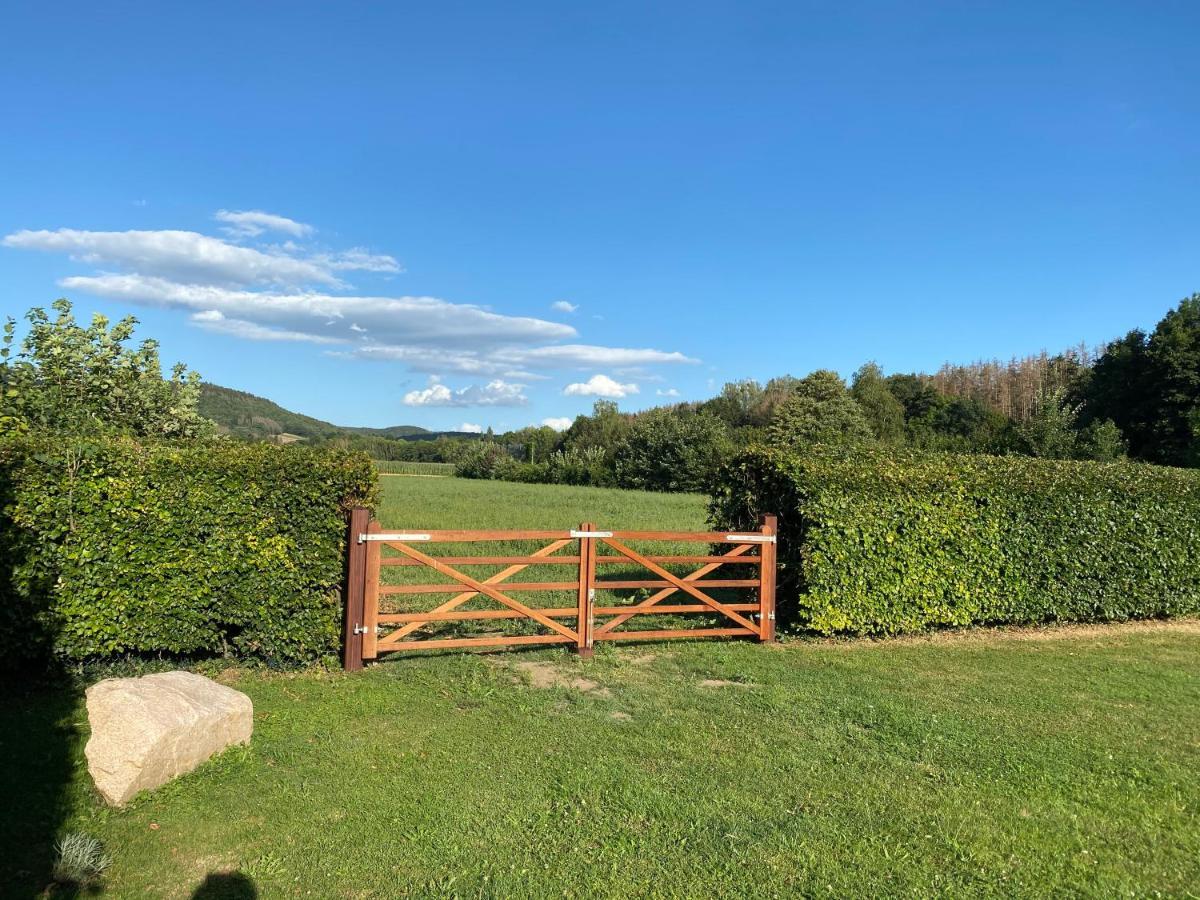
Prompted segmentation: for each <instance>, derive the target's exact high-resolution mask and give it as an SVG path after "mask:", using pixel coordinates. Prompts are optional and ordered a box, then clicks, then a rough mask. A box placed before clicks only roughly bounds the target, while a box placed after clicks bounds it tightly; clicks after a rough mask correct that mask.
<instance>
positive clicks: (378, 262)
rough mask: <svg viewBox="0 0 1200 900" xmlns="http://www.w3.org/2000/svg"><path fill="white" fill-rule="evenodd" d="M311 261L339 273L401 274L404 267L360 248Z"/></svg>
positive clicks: (320, 256) (392, 258)
mask: <svg viewBox="0 0 1200 900" xmlns="http://www.w3.org/2000/svg"><path fill="white" fill-rule="evenodd" d="M313 260H314V261H316V262H318V263H320V264H322V265H324V266H327V267H328V268H330V269H333V270H335V271H339V272H351V271H359V272H403V271H404V267H403V266H401V265H400V263H399V262H397V261H396V258H395V257H394V256H388V255H387V254H385V253H369V252H367V251H366V250H364V249H362V248H361V247H355V248H353V249H352V250H344V251H342V252H341V253H322V254H319V255H317V256H314V257H313Z"/></svg>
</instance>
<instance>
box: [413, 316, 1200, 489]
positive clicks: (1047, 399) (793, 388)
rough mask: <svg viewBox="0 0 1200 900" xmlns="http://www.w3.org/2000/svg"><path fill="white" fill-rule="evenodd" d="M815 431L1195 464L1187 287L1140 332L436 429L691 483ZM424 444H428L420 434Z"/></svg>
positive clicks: (526, 472) (491, 451) (550, 463)
mask: <svg viewBox="0 0 1200 900" xmlns="http://www.w3.org/2000/svg"><path fill="white" fill-rule="evenodd" d="M754 443H761V444H767V445H773V446H780V447H789V448H793V449H803V448H804V447H806V446H812V445H817V444H826V445H827V444H843V445H856V444H861V445H864V446H865V445H883V446H892V447H907V448H912V449H916V450H927V451H942V452H957V453H983V454H992V455H1009V454H1017V455H1025V456H1034V457H1042V458H1048V459H1086V460H1096V461H1114V460H1118V459H1122V458H1130V459H1133V460H1137V461H1143V462H1152V463H1158V464H1162V465H1173V466H1187V467H1196V466H1200V294H1194V295H1192V296H1191V297H1189V298H1186V299H1184V300H1182V301H1180V303H1179V304H1178V305H1177V306H1176V307H1175V308H1174V309H1172V310H1171V311H1169V312H1168V313H1167V314H1166V316H1164V317H1163V319H1162V320H1161V321H1160V322H1159V323H1158V325H1157V326H1156V327H1155V328H1154V330H1153V331H1151V332H1144V331H1141V330H1137V329H1135V330H1133V331H1130V332H1129V333H1128V334H1126V335H1125V336H1124V337H1121V338H1118V339H1116V340H1114V341H1112V342H1110V343H1108V344H1107V345H1104V346H1103V347H1100V348H1097V349H1095V350H1089V349H1088V348H1086V347H1080V348H1075V349H1072V350H1068V351H1066V352H1063V353H1059V354H1056V355H1050V354H1047V353H1042V354H1038V355H1036V356H1030V357H1025V358H1023V359H1014V360H1012V361H1010V362H1009V363H1000V362H998V361H992V362H977V363H973V364H969V365H950V364H947V365H944V366H942V367H941V368H940V369H939V370H938V371H937V372H936V373H933V374H926V373H916V372H914V373H893V374H891V375H887V374H885V373H884V372H883V370H882V369H881V368H880V367H879V366H878V365H876V364H875V363H866V364H865V365H863V366H862V367H860V368H859V369H858V371H857V372H855V374H854V376H853V378H852V379H851V381H850V383H848V384H847V383H846V381H844V380H843V379H842V378H841V376H839V375H838V374H837V373H836V372H831V371H828V370H818V371H815V372H812V373H811V374H809V375H807V376H805V377H803V378H796V377H793V376H790V375H785V376H780V377H778V378H773V379H771V380H770V381H768V382H766V383H765V384H763V383H760V382H757V381H752V380H745V381H736V382H730V383H728V384H726V385H725V386H724V387H723V388H722V390H721V392H720V393H719V394H718V395H717V396H715V397H713V398H711V399H709V400H705V401H702V402H697V403H679V404H675V405H673V406H666V407H658V408H655V409H651V410H647V411H644V412H641V413H635V414H630V413H622V412H620V411H619V409H618V408H617V406H616V404H615V403H613V402H611V401H605V400H602V401H599V402H597V403H596V405H595V407H594V409H593V411H592V413H591V414H590V415H584V416H579V417H578V418H577V419H576V420H575V422H574V423H573V424H572V425H571V427H570V428H569V429H567V431H566V432H564V433H563V434H561V435H560V434H556V433H555V432H553V431H551V430H550V429H549V428H526V429H521V430H519V431H513V432H509V433H507V434H502V435H491V434H489V435H487V436H485V439H484V440H483V441H472V442H470V443H464V442H453V441H448V442H446V443H445V444H443V445H442V446H441V447H439V448H438V449H439V450H441V451H444V452H445V454H446V455H445V457H444V458H443V459H442V460H441V461H445V462H454V463H456V464H457V467H458V472H459V474H460V475H463V476H465V477H471V478H503V479H509V480H521V481H548V482H564V483H573V484H595V485H611V486H618V487H628V488H643V489H649V490H702V489H703V488H704V487H705V486H706V485H707V484H708V483H709V480H710V478H711V476H712V474H713V472H714V470H715V469H716V468H717V467H718V466H719V465H720V464H721V462H722V461H723V460H724V459H726V458H728V456H729V454H730V453H731V451H732V449H733V448H736V447H744V446H747V445H749V444H754ZM429 449H430V450H431V451H432V450H433V449H434V448H432V447H431V448H429Z"/></svg>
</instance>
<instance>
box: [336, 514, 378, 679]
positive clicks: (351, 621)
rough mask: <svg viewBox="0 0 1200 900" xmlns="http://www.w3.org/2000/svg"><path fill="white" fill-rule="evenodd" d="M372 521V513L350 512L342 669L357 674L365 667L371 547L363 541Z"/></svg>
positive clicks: (347, 539)
mask: <svg viewBox="0 0 1200 900" xmlns="http://www.w3.org/2000/svg"><path fill="white" fill-rule="evenodd" d="M370 521H371V511H370V510H369V509H366V508H364V507H361V506H356V507H354V508H353V509H352V510H350V523H349V527H348V529H347V534H346V621H345V623H344V627H343V630H342V668H343V669H345V670H346V671H347V672H357V671H359V670H360V669H361V668H362V667H363V628H364V627H365V622H364V618H365V617H364V615H363V612H364V597H365V590H366V581H367V543H366V542H365V541H364V540H363V539H362V535H364V534H366V532H367V526H368V525H369V524H370Z"/></svg>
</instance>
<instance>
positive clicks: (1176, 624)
mask: <svg viewBox="0 0 1200 900" xmlns="http://www.w3.org/2000/svg"><path fill="white" fill-rule="evenodd" d="M1155 632H1158V633H1162V634H1200V619H1171V620H1161V619H1154V620H1148V621H1135V622H1113V623H1110V624H1104V625H1068V624H1063V625H1030V626H998V627H975V628H963V629H955V630H947V631H932V632H928V633H926V634H903V635H893V636H889V637H878V638H876V637H857V638H813V639H800V640H791V641H786V642H784V643H783V644H782V645H781V646H783V647H788V648H793V649H798V648H802V647H804V646H805V645H806V644H813V643H818V644H826V645H829V644H832V645H836V646H839V647H847V648H855V649H857V648H875V647H881V648H882V647H895V646H897V645H903V644H979V643H991V642H994V641H1064V640H1073V639H1078V640H1085V639H1088V638H1113V637H1122V636H1124V635H1133V634H1147V633H1155Z"/></svg>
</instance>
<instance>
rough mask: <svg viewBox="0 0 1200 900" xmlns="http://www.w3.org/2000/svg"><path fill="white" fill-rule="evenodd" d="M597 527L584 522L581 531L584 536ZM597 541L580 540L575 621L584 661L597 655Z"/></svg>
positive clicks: (584, 538) (576, 648)
mask: <svg viewBox="0 0 1200 900" xmlns="http://www.w3.org/2000/svg"><path fill="white" fill-rule="evenodd" d="M595 529H596V526H595V525H594V524H592V523H591V522H584V523H582V524H581V525H580V526H579V530H580V531H581V532H583V533H584V534H587V533H589V532H591V531H594V530H595ZM595 582H596V539H595V538H591V537H581V538H580V539H579V609H578V613H577V615H576V619H575V630H576V632H578V634H579V640H578V642H577V643H576V645H575V650H576V652H577V653H578V654H579V655H580V657H582V658H583V659H591V658H592V656H593V655H594V654H595V652H596V651H595V648H594V647H593V646H592V644H593V641H592V626H593V625H594V624H595V623H594V621H593V620H594V618H595V613H594V612H593V610H594V609H595V605H596V587H595Z"/></svg>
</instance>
